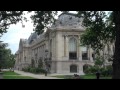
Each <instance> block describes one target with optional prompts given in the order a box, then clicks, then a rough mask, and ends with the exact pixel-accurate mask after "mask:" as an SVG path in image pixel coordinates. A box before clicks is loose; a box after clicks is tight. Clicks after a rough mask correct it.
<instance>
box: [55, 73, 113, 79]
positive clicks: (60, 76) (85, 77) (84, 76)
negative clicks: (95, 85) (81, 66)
mask: <svg viewBox="0 0 120 90" xmlns="http://www.w3.org/2000/svg"><path fill="white" fill-rule="evenodd" d="M53 77H58V78H63V79H73V75H57V76H53ZM80 77H81V79H96V76H95V75H93V74H88V75H81V76H80ZM100 79H112V77H100Z"/></svg>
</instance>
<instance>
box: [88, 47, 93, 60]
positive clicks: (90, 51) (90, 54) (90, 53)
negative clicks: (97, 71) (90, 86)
mask: <svg viewBox="0 0 120 90" xmlns="http://www.w3.org/2000/svg"><path fill="white" fill-rule="evenodd" d="M88 50H89V59H90V61H91V62H93V57H92V54H93V52H92V49H91V47H89V49H88Z"/></svg>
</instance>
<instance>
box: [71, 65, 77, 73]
mask: <svg viewBox="0 0 120 90" xmlns="http://www.w3.org/2000/svg"><path fill="white" fill-rule="evenodd" d="M70 73H77V65H71V66H70Z"/></svg>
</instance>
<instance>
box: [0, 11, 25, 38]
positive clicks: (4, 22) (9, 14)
mask: <svg viewBox="0 0 120 90" xmlns="http://www.w3.org/2000/svg"><path fill="white" fill-rule="evenodd" d="M22 15H23V11H0V36H1V35H2V34H3V33H6V32H7V29H8V28H9V26H10V25H11V24H16V23H17V22H19V21H22V19H23V18H24V17H23V16H22ZM24 19H26V18H24Z"/></svg>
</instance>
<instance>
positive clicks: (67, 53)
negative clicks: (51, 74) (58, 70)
mask: <svg viewBox="0 0 120 90" xmlns="http://www.w3.org/2000/svg"><path fill="white" fill-rule="evenodd" d="M68 44H69V41H68V36H67V35H66V47H65V48H66V56H65V57H66V60H68V59H69V45H68Z"/></svg>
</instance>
